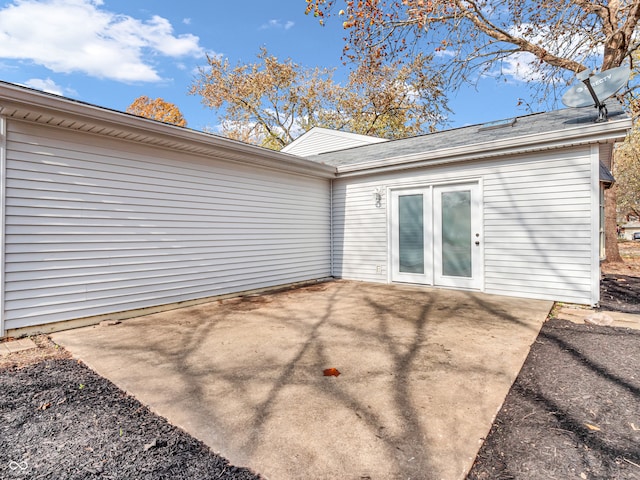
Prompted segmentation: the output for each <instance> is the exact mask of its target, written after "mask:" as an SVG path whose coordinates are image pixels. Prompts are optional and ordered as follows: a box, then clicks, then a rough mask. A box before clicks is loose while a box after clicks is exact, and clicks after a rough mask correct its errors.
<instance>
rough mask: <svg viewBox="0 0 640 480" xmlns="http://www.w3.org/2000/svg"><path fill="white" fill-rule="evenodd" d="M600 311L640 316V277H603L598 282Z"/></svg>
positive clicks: (611, 275)
mask: <svg viewBox="0 0 640 480" xmlns="http://www.w3.org/2000/svg"><path fill="white" fill-rule="evenodd" d="M600 309H601V310H614V311H616V312H624V313H633V314H640V277H632V276H630V275H615V274H607V275H603V276H602V279H601V280H600Z"/></svg>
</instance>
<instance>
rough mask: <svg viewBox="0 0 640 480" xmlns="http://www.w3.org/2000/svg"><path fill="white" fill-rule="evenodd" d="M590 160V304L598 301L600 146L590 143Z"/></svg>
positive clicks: (595, 303)
mask: <svg viewBox="0 0 640 480" xmlns="http://www.w3.org/2000/svg"><path fill="white" fill-rule="evenodd" d="M589 157H590V162H591V304H592V305H597V304H598V303H599V302H600V148H599V147H598V145H592V146H591V151H590V152H589Z"/></svg>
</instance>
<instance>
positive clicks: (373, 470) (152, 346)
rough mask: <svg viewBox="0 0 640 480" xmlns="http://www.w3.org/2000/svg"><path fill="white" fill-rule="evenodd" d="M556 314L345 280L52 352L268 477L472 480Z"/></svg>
mask: <svg viewBox="0 0 640 480" xmlns="http://www.w3.org/2000/svg"><path fill="white" fill-rule="evenodd" d="M551 306H552V302H548V301H536V300H526V299H518V298H507V297H500V296H492V295H484V294H479V293H472V292H461V291H453V290H443V289H432V288H423V287H413V286H397V285H378V284H368V283H357V282H346V281H336V282H330V283H324V284H318V285H315V286H311V287H306V288H300V289H295V290H288V291H284V292H280V293H276V294H270V295H264V296H256V297H247V298H244V299H241V300H236V301H226V302H220V303H211V304H205V305H200V306H196V307H190V308H185V309H181V310H174V311H171V312H164V313H160V314H155V315H149V316H146V317H140V318H137V319H132V320H127V321H124V322H122V323H121V324H118V325H111V326H96V327H87V328H82V329H77V330H70V331H66V332H60V333H56V334H54V335H52V337H53V339H54V341H56V342H58V343H59V344H61V345H63V346H64V347H66V348H68V349H69V350H70V351H71V352H72V354H73V355H74V356H75V357H77V358H80V359H82V360H83V361H84V362H85V363H86V364H87V365H89V366H90V367H91V368H93V369H95V370H96V371H97V372H98V373H99V374H101V375H103V376H105V377H107V378H109V379H110V380H112V381H113V382H114V383H116V384H117V385H118V386H119V387H121V388H122V389H124V390H126V391H127V392H129V393H131V394H132V395H134V396H136V397H137V398H138V399H139V400H140V401H142V402H143V403H145V404H147V405H149V406H150V408H151V409H152V410H154V411H155V412H156V413H158V414H160V415H162V416H164V417H166V418H167V419H168V420H169V421H170V422H171V423H173V424H175V425H178V426H180V427H182V428H184V429H185V430H186V431H188V432H189V433H191V434H192V435H193V436H195V437H197V438H199V439H201V440H202V441H204V442H205V443H206V444H208V445H209V446H210V447H211V448H212V450H214V451H216V452H219V453H220V454H222V455H223V456H225V457H227V458H228V459H229V460H230V461H231V462H232V463H233V464H235V465H239V466H248V467H250V468H252V469H254V470H255V471H256V472H258V473H261V474H262V475H264V476H265V477H266V478H269V479H298V478H300V479H302V478H304V479H309V478H313V479H335V478H340V479H396V478H398V479H399V478H402V479H409V478H411V479H460V478H464V476H465V475H466V472H467V471H468V469H469V468H470V467H471V465H472V463H473V460H474V458H475V455H476V454H477V451H478V449H479V447H480V445H481V443H482V440H483V438H484V436H485V435H486V434H487V433H488V431H489V429H490V426H491V423H492V421H493V419H494V417H495V415H496V413H497V411H498V410H499V408H500V406H501V404H502V402H503V401H504V398H505V396H506V394H507V392H508V390H509V388H510V386H511V384H512V382H513V381H514V379H515V378H516V376H517V374H518V372H519V370H520V368H521V366H522V364H523V362H524V360H525V358H526V356H527V353H528V351H529V347H530V345H531V344H532V343H533V342H534V340H535V338H536V336H537V334H538V332H539V329H540V327H541V325H542V323H543V322H544V319H545V317H546V316H547V314H548V312H549V310H550V308H551ZM326 368H336V369H338V370H339V371H340V372H341V375H340V376H338V377H334V376H330V377H326V376H323V370H324V369H326Z"/></svg>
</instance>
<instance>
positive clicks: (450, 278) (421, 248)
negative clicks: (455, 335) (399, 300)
mask: <svg viewBox="0 0 640 480" xmlns="http://www.w3.org/2000/svg"><path fill="white" fill-rule="evenodd" d="M480 210H481V209H480V189H479V186H478V183H465V184H455V185H435V186H430V187H421V188H412V189H406V190H392V191H391V212H392V213H391V219H390V228H391V239H390V240H391V280H392V281H394V282H407V283H420V284H426V285H440V286H447V287H457V288H466V289H479V288H481V287H482V244H481V238H480V237H481V226H482V222H481V218H480Z"/></svg>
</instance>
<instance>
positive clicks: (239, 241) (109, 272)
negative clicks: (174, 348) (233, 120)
mask: <svg viewBox="0 0 640 480" xmlns="http://www.w3.org/2000/svg"><path fill="white" fill-rule="evenodd" d="M329 210H330V206H329V181H328V180H326V179H320V178H313V177H311V176H303V175H297V174H292V173H287V172H285V171H282V170H273V169H268V168H262V167H256V166H250V165H246V164H241V163H233V162H229V161H224V160H219V159H214V158H205V157H198V156H194V155H188V154H184V153H178V152H173V151H170V150H165V149H161V148H153V147H143V146H140V145H138V144H135V143H133V142H126V141H121V140H110V139H106V138H102V137H99V136H96V135H91V134H84V133H80V132H69V131H66V130H63V129H57V128H53V127H42V126H34V125H30V124H28V123H22V122H16V121H9V122H8V141H7V176H6V258H5V271H6V287H5V293H6V296H5V312H6V324H5V328H6V329H12V328H19V327H22V326H29V325H38V324H43V323H48V322H55V321H61V320H69V319H75V318H82V317H88V316H94V315H101V314H106V313H113V312H118V311H125V310H133V309H138V308H144V307H148V306H157V305H161V304H170V303H175V302H180V301H184V300H192V299H197V298H203V297H209V296H215V295H220V294H227V293H233V292H238V291H243V290H251V289H256V288H263V287H269V286H276V285H281V284H287V283H292V282H298V281H304V280H311V279H317V278H322V277H326V276H328V275H329V274H330V266H329V263H330V245H329V220H330V219H329V217H330V211H329Z"/></svg>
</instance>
